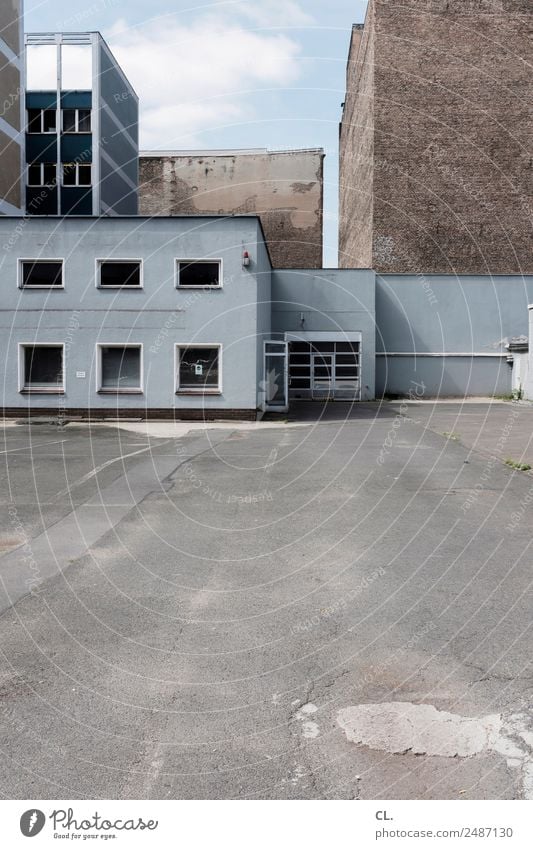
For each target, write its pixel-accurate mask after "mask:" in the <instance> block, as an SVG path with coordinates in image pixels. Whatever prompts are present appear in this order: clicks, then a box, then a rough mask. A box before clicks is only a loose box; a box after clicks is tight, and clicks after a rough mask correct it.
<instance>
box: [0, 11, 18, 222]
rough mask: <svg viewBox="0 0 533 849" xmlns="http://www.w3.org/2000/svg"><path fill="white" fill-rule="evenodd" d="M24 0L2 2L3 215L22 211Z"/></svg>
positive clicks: (0, 183)
mask: <svg viewBox="0 0 533 849" xmlns="http://www.w3.org/2000/svg"><path fill="white" fill-rule="evenodd" d="M22 24H23V22H22V0H2V3H1V4H0V215H13V214H18V213H22V205H23V198H22V190H23V186H22V168H23V160H24V136H23V133H22V126H23V114H24V111H23V110H24V72H23V64H22V54H23V41H22Z"/></svg>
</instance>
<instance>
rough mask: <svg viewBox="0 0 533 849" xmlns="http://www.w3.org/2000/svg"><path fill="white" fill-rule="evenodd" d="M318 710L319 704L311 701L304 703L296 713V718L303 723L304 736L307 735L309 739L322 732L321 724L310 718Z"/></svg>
mask: <svg viewBox="0 0 533 849" xmlns="http://www.w3.org/2000/svg"><path fill="white" fill-rule="evenodd" d="M317 711H318V708H317V706H316V705H314V704H312V703H311V702H309V703H308V704H305V705H303V706H302V707H301V708H300V710H299V711H298V712H297V713H296V719H298V720H299V721H300V722H301V723H302V737H305V738H306V739H307V740H314V739H315V737H318V736H319V734H320V726H319V725H318V723H317V722H315V721H314V720H312V719H310V717H311V716H313V714H315V713H316V712H317Z"/></svg>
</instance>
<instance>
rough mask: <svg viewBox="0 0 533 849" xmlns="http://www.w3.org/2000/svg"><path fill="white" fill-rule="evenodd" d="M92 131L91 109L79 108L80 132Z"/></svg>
mask: <svg viewBox="0 0 533 849" xmlns="http://www.w3.org/2000/svg"><path fill="white" fill-rule="evenodd" d="M90 132H91V110H90V109H80V110H78V133H90Z"/></svg>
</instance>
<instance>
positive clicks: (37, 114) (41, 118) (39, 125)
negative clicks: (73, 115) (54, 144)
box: [28, 109, 57, 134]
mask: <svg viewBox="0 0 533 849" xmlns="http://www.w3.org/2000/svg"><path fill="white" fill-rule="evenodd" d="M56 117H57V113H56V110H55V109H28V133H31V134H36V133H55V132H56V128H57V124H56Z"/></svg>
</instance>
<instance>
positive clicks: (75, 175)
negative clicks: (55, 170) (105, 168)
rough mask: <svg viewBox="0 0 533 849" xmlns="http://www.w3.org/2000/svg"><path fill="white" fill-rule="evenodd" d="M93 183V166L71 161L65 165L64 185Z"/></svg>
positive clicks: (87, 184)
mask: <svg viewBox="0 0 533 849" xmlns="http://www.w3.org/2000/svg"><path fill="white" fill-rule="evenodd" d="M91 183H92V166H91V165H81V164H79V163H78V162H71V163H67V164H66V165H63V185H64V186H90V185H91Z"/></svg>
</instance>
